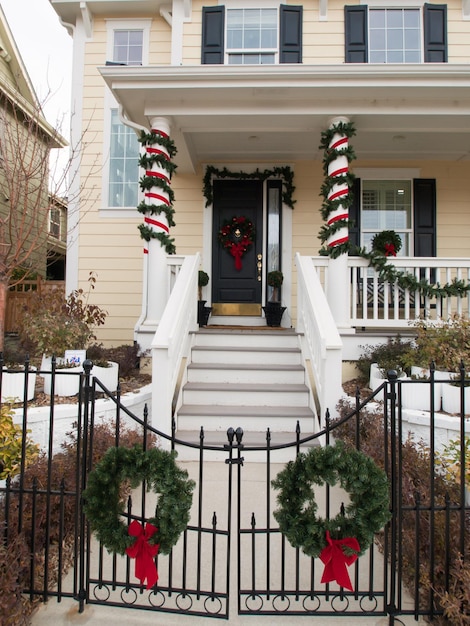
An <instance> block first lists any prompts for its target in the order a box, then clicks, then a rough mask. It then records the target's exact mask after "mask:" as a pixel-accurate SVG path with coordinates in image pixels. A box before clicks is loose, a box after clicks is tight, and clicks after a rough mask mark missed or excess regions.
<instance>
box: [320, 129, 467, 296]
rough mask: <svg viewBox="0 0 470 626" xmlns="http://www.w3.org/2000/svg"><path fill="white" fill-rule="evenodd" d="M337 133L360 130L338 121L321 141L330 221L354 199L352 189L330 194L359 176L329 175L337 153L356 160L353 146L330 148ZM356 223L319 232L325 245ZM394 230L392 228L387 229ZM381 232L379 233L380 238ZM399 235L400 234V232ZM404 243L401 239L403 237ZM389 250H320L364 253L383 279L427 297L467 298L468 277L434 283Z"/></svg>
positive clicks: (323, 207)
mask: <svg viewBox="0 0 470 626" xmlns="http://www.w3.org/2000/svg"><path fill="white" fill-rule="evenodd" d="M335 134H340V135H343V136H345V137H348V139H350V138H351V137H353V136H354V135H355V134H356V130H355V127H354V124H352V123H344V122H340V123H338V124H335V125H334V126H332V127H331V128H328V130H325V131H323V132H322V134H321V143H320V146H319V148H320V149H322V150H323V151H324V156H323V173H324V176H325V180H324V183H323V185H322V187H321V191H320V195H321V196H323V202H322V205H321V208H320V212H321V216H322V218H323V220H324V221H325V222H327V221H328V218H329V216H330V213H331V212H333V211H335V210H336V209H338V207H339V206H340V205H341V206H343V207H344V208H349V207H350V206H351V205H352V203H353V202H354V197H353V194H352V192H351V190H350V192H349V194H348V195H347V197H345V198H339V199H336V200H328V195H329V193H330V191H331V189H332V188H333V186H334V185H336V184H342V183H346V184H347V185H348V186H349V188H351V186H352V184H353V182H354V179H355V176H354V175H353V174H351V173H349V172H348V173H347V174H345V175H344V176H335V177H331V176H329V175H328V166H329V164H330V163H331V161H333V160H334V159H335V158H337V156H339V155H341V156H346V157H347V159H348V163H350V162H351V161H352V160H353V159H355V158H356V157H355V154H354V151H353V150H352V148H351V147H350V146H348V147H347V148H341V147H340V148H339V149H338V150H336V149H334V150H331V149H330V147H329V146H330V143H331V140H332V139H333V137H334V135H335ZM351 225H352V222H351V220H338V221H336V222H333V223H332V224H323V225H322V227H321V228H320V232H319V234H318V238H319V239H320V240H321V242H322V244H324V243H325V242H326V241H328V239H329V238H330V237H331V235H333V234H334V233H336V232H337V231H338V230H340V229H341V228H343V227H344V226H347V227H348V228H349V227H350V226H351ZM384 232H388V233H390V232H391V231H384ZM380 235H381V233H379V234H378V237H379V241H380ZM397 237H398V235H397ZM395 243H396V246H395V248H396V251H397V252H398V250H399V247H397V246H398V243H397V242H395ZM400 246H401V240H400ZM379 248H380V246H379ZM384 252H385V250H381V249H376V250H372V251H371V252H367V251H366V250H365V248H358V247H357V246H352V245H351V243H350V242H349V241H348V242H345V243H342V244H340V245H338V246H334V247H329V246H325V245H323V246H322V247H321V248H320V251H319V253H320V254H321V255H323V256H329V257H330V258H331V259H337V258H338V257H339V256H341V255H343V254H351V255H356V256H360V257H362V258H364V259H367V260H368V261H369V266H370V267H372V268H374V270H375V271H376V272H377V273H378V275H379V280H383V281H387V282H389V283H391V284H395V283H396V284H397V285H398V286H399V287H401V288H402V289H408V290H409V291H415V292H418V293H420V294H421V295H422V296H424V297H429V298H447V297H456V296H459V297H464V296H466V294H467V293H468V292H469V291H470V284H468V283H466V282H465V281H464V280H461V279H457V278H454V279H453V280H452V281H451V282H450V283H446V284H445V285H440V284H439V283H438V284H436V285H431V284H430V283H429V282H428V281H427V280H425V279H424V278H423V279H421V280H418V279H417V278H416V277H415V276H413V274H410V273H408V272H403V271H400V270H398V269H397V268H396V267H395V266H394V265H393V264H391V263H389V262H388V260H387V257H386V256H385V254H384Z"/></svg>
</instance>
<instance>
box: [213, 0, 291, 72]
mask: <svg viewBox="0 0 470 626" xmlns="http://www.w3.org/2000/svg"><path fill="white" fill-rule="evenodd" d="M264 4H266V3H264ZM240 5H243V2H242V1H240V2H236V3H235V2H232V3H231V6H228V7H225V6H223V5H217V6H211V7H203V10H202V52H201V62H202V63H203V64H220V65H223V64H228V65H235V64H240V65H249V64H251V65H263V64H273V63H302V6H300V5H299V6H294V5H283V4H278V3H277V2H276V1H275V0H273V5H272V7H266V6H263V7H260V8H256V7H253V6H250V7H243V6H240Z"/></svg>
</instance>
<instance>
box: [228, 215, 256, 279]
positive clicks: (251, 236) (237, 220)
mask: <svg viewBox="0 0 470 626" xmlns="http://www.w3.org/2000/svg"><path fill="white" fill-rule="evenodd" d="M254 240H255V227H254V226H253V222H252V221H251V220H249V219H248V218H247V217H244V216H236V215H234V216H233V217H232V219H230V220H228V221H227V220H226V221H225V223H224V225H223V226H222V228H221V229H220V230H219V241H220V243H221V244H222V247H223V248H225V249H226V250H227V251H228V252H229V253H230V254H231V255H232V256H233V258H234V259H235V269H236V270H237V271H240V270H241V269H242V257H243V255H244V254H245V252H246V251H247V250H248V248H249V247H250V246H251V245H253V242H254Z"/></svg>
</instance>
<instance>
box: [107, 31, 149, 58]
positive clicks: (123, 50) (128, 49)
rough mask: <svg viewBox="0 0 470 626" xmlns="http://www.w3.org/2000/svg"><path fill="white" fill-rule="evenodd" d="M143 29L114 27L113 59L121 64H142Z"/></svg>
mask: <svg viewBox="0 0 470 626" xmlns="http://www.w3.org/2000/svg"><path fill="white" fill-rule="evenodd" d="M143 45H144V31H143V30H142V29H131V30H127V29H120V28H119V29H115V30H114V43H113V61H114V63H122V64H123V65H142V61H143Z"/></svg>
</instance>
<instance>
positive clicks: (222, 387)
mask: <svg viewBox="0 0 470 626" xmlns="http://www.w3.org/2000/svg"><path fill="white" fill-rule="evenodd" d="M308 399H309V391H308V387H307V386H306V385H304V384H300V385H297V384H294V385H292V384H290V385H288V384H276V383H274V384H273V383H258V382H256V383H215V382H208V383H186V385H185V386H184V388H183V404H193V405H195V404H203V405H205V404H208V403H210V404H211V405H216V406H225V405H240V406H283V407H285V406H296V407H297V406H306V405H308Z"/></svg>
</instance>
